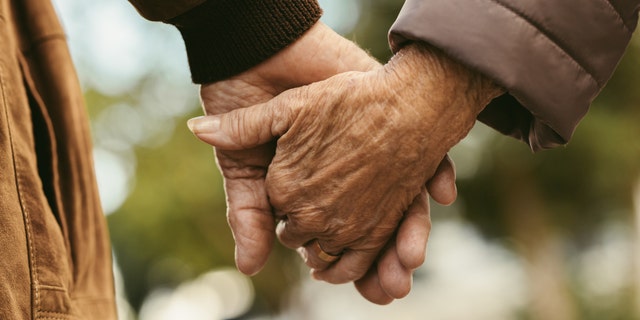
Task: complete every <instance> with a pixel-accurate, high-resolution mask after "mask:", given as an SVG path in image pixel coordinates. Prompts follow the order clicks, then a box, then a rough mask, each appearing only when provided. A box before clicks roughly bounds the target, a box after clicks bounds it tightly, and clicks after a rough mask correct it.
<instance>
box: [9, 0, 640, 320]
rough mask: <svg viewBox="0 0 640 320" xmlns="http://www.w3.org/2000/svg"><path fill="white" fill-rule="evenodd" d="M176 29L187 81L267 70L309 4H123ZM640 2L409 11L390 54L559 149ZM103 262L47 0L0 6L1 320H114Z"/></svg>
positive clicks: (92, 193) (164, 0)
mask: <svg viewBox="0 0 640 320" xmlns="http://www.w3.org/2000/svg"><path fill="white" fill-rule="evenodd" d="M131 2H132V3H133V5H134V6H135V7H136V8H137V9H138V11H139V12H140V13H141V14H142V15H143V16H144V17H146V18H148V19H151V20H159V21H164V22H168V23H172V24H174V25H176V26H177V27H178V29H179V30H180V32H181V34H182V36H183V38H184V40H185V44H186V49H187V53H188V57H189V62H190V66H191V71H192V76H193V79H194V81H195V82H197V83H205V82H211V81H216V80H221V79H224V78H227V77H229V76H232V75H234V74H237V73H240V72H242V71H244V70H246V69H248V68H250V67H251V66H254V65H256V64H258V63H260V62H261V61H264V60H265V59H266V58H268V57H270V56H271V55H273V54H274V53H276V52H278V51H279V50H280V49H282V48H283V47H285V46H286V45H288V44H289V43H291V42H292V41H294V40H295V39H297V38H298V37H299V36H300V35H301V34H302V33H303V32H304V31H306V30H307V29H308V28H309V27H310V26H311V25H312V24H313V23H314V22H315V21H316V20H317V19H318V17H319V16H320V9H319V7H318V5H317V3H316V1H313V0H209V1H205V0H131ZM639 3H640V0H562V1H558V0H535V1H516V0H491V1H488V0H407V1H406V3H405V6H404V8H403V10H402V12H401V14H400V16H399V18H398V20H397V21H396V23H395V24H394V26H393V28H392V30H391V34H390V41H391V45H392V47H393V49H394V50H398V49H399V48H400V47H401V46H402V45H403V44H404V43H406V42H407V41H425V42H429V43H431V44H432V45H434V46H436V47H439V48H440V49H442V50H443V51H444V52H447V53H448V54H450V55H451V56H452V57H454V58H456V59H458V60H460V61H461V62H463V63H465V64H468V65H469V66H471V67H473V68H475V69H476V70H479V71H481V72H483V73H485V74H486V75H488V76H489V77H491V78H493V79H494V80H495V81H496V82H497V83H499V84H501V85H502V86H504V87H505V88H506V89H507V90H508V92H509V93H508V94H507V95H505V96H503V97H502V98H499V99H498V100H496V101H495V102H494V103H492V104H491V105H490V106H489V107H488V108H487V109H486V110H485V111H484V112H483V113H482V114H481V117H480V120H482V121H484V122H486V123H488V124H489V125H491V126H493V127H495V128H496V129H498V130H500V131H501V132H503V133H505V134H509V135H512V136H514V137H516V138H519V139H522V140H524V141H526V142H527V143H529V144H530V145H531V147H532V148H533V149H535V150H537V149H541V148H547V147H552V146H555V145H560V144H564V143H566V142H567V141H568V140H569V138H570V137H571V134H572V133H573V130H574V128H575V127H576V125H577V123H578V121H579V120H580V119H581V118H582V116H583V115H584V113H585V112H586V110H587V109H588V106H589V104H590V103H591V101H592V99H593V98H594V97H595V96H596V95H597V93H598V92H599V91H600V89H601V88H602V87H603V86H604V85H605V83H606V81H607V80H608V79H609V77H610V75H611V73H612V72H613V70H614V68H615V66H616V65H617V63H618V60H619V59H620V57H621V56H622V53H623V52H624V50H625V48H626V46H627V43H628V41H629V39H630V36H631V33H632V32H633V30H634V29H635V27H636V23H637V17H638V9H639V7H640V5H639ZM115 317H116V314H115V302H114V289H113V280H112V270H111V251H110V246H109V239H108V234H107V229H106V224H105V221H104V218H103V216H102V213H101V208H100V202H99V199H98V193H97V188H96V181H95V177H94V173H93V161H92V158H91V139H90V135H89V128H88V121H87V115H86V111H85V108H84V102H83V99H82V93H81V91H80V87H79V85H78V80H77V77H76V75H75V71H74V68H73V65H72V63H71V59H70V56H69V52H68V49H67V46H66V40H65V34H64V31H63V30H62V28H61V27H60V24H59V22H58V20H57V17H56V14H55V12H54V10H53V7H52V6H51V4H50V3H49V2H48V1H47V0H0V319H48V320H54V319H55V320H65V319H98V320H99V319H115Z"/></svg>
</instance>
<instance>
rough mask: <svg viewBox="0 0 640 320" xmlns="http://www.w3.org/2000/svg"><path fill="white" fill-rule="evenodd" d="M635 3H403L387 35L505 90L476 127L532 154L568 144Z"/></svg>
mask: <svg viewBox="0 0 640 320" xmlns="http://www.w3.org/2000/svg"><path fill="white" fill-rule="evenodd" d="M639 8H640V0H561V1H559V0H531V1H520V0H407V1H406V3H405V5H404V7H403V9H402V11H401V13H400V16H399V17H398V19H397V21H396V22H395V23H394V25H393V27H392V28H391V31H390V36H389V40H390V44H391V47H392V48H393V50H398V49H399V48H400V47H401V46H402V45H403V44H405V43H406V42H407V41H425V42H428V43H430V44H431V45H434V46H436V47H439V48H440V49H442V50H444V51H445V52H446V53H448V54H449V55H451V56H452V57H454V58H456V59H458V60H459V61H461V62H462V63H465V64H467V65H468V66H470V67H471V68H474V69H476V70H478V71H479V72H482V73H484V74H485V75H487V76H489V77H490V78H492V79H494V80H495V81H496V82H497V83H498V84H500V85H502V86H503V87H504V88H506V89H507V91H508V94H506V95H504V96H502V97H500V98H498V99H496V100H495V101H494V102H492V103H491V104H490V105H489V106H488V107H487V108H486V109H485V110H484V111H483V112H482V113H481V114H480V116H479V118H478V119H479V120H480V121H483V122H485V123H487V124H488V125H490V126H492V127H494V128H496V129H497V130H498V131H500V132H502V133H504V134H508V135H511V136H513V137H516V138H518V139H521V140H524V141H525V142H527V143H528V144H529V145H530V146H531V148H532V149H533V150H534V151H536V150H540V149H545V148H552V147H555V146H559V145H563V144H566V143H567V142H568V141H569V139H570V138H571V136H572V134H573V132H574V130H575V128H576V126H577V125H578V122H579V121H580V120H581V119H582V117H583V116H584V115H585V113H586V112H587V110H588V108H589V105H590V104H591V102H592V101H593V99H594V98H595V96H596V95H597V94H598V93H599V92H600V90H601V89H602V88H603V87H604V85H605V84H606V82H607V81H608V80H609V78H610V77H611V74H612V73H613V70H614V69H615V68H616V66H617V64H618V62H619V60H620V58H621V57H622V54H623V53H624V51H625V49H626V47H627V44H628V43H629V40H630V38H631V34H632V32H633V31H634V29H635V27H636V24H637V20H638V10H639Z"/></svg>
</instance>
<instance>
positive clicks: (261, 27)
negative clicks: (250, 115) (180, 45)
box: [131, 0, 322, 83]
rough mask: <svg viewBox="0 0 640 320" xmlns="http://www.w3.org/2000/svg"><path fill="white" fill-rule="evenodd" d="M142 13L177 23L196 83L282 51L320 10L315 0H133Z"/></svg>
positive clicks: (218, 77)
mask: <svg viewBox="0 0 640 320" xmlns="http://www.w3.org/2000/svg"><path fill="white" fill-rule="evenodd" d="M131 2H132V3H133V5H134V6H135V7H136V8H137V10H138V11H139V12H140V13H141V14H142V15H143V16H144V17H146V18H148V19H151V20H161V21H164V22H167V23H170V24H173V25H175V26H176V27H177V28H178V30H179V31H180V33H181V35H182V38H183V40H184V43H185V46H186V49H187V57H188V59H189V66H190V68H191V77H192V79H193V81H194V82H195V83H208V82H213V81H218V80H223V79H226V78H229V77H231V76H234V75H236V74H238V73H241V72H243V71H245V70H247V69H249V68H251V67H253V66H255V65H257V64H259V63H260V62H262V61H264V60H266V59H268V58H269V57H271V56H273V55H274V54H276V53H277V52H278V51H280V50H282V49H283V48H285V47H286V46H288V45H289V44H291V43H292V42H294V41H295V40H296V39H298V38H299V37H300V36H302V34H303V33H304V32H305V31H307V30H308V29H309V28H311V27H312V26H313V25H314V24H315V23H316V22H317V21H318V19H319V18H320V16H321V15H322V10H321V9H320V6H319V5H318V3H317V1H316V0H209V1H198V0H174V1H171V0H131Z"/></svg>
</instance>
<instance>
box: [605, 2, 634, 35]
mask: <svg viewBox="0 0 640 320" xmlns="http://www.w3.org/2000/svg"><path fill="white" fill-rule="evenodd" d="M602 1H603V2H604V3H606V4H607V6H608V7H609V9H611V11H613V12H614V13H615V14H616V17H618V22H620V24H622V27H623V28H624V30H625V31H626V32H627V34H629V35H631V34H633V31H631V30H630V29H629V26H627V23H626V22H625V21H624V18H623V17H622V14H620V11H618V9H616V7H615V6H614V5H613V4H612V3H611V0H602Z"/></svg>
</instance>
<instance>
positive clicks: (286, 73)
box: [201, 23, 456, 303]
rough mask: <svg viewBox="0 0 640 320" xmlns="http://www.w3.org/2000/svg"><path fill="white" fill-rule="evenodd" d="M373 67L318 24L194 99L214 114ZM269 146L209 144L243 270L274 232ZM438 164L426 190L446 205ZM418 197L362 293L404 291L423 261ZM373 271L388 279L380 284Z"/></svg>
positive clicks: (263, 254)
mask: <svg viewBox="0 0 640 320" xmlns="http://www.w3.org/2000/svg"><path fill="white" fill-rule="evenodd" d="M300 61H305V63H300ZM378 66H379V64H378V63H377V62H376V61H375V60H373V59H372V58H371V57H370V56H368V55H367V54H366V53H365V52H364V51H362V50H361V49H360V48H358V47H357V46H356V45H355V44H353V43H352V42H350V41H347V40H346V39H344V38H342V37H340V36H339V35H337V34H335V32H333V31H332V30H331V29H329V28H327V27H326V26H325V25H323V24H322V23H318V24H317V25H316V26H314V27H313V28H312V29H311V30H309V31H308V32H307V33H306V34H305V35H304V36H303V37H302V38H301V39H300V40H298V41H297V42H295V43H294V44H293V45H291V46H290V47H288V48H286V49H285V50H283V51H282V52H280V53H279V54H278V55H276V56H275V57H273V58H271V59H269V60H268V61H266V62H264V63H262V64H260V65H258V66H256V67H254V68H252V69H251V70H248V71H247V72H244V73H242V74H240V75H238V76H236V77H233V78H231V79H228V80H225V81H220V82H216V83H212V84H207V85H203V86H202V87H201V98H202V102H203V106H204V108H205V111H206V113H207V114H210V115H212V114H220V113H224V112H227V111H230V110H233V109H237V108H243V107H246V106H250V105H252V104H255V103H259V102H265V101H267V100H269V99H271V98H272V97H273V96H274V95H276V94H278V93H280V92H282V91H284V90H285V89H288V88H292V87H298V86H301V85H304V84H308V83H311V82H314V81H319V80H323V79H326V78H328V77H330V76H332V75H334V74H337V73H340V72H344V71H349V70H362V71H366V70H370V69H373V68H375V67H378ZM274 148H275V145H274V144H271V143H266V144H263V145H259V146H256V147H253V148H250V149H246V150H217V151H216V155H217V158H218V164H219V167H220V169H221V171H222V173H223V176H224V179H225V190H226V194H227V202H228V212H227V214H228V219H229V224H230V226H231V229H232V231H233V234H234V239H235V241H236V264H237V266H238V269H239V270H241V271H242V272H244V273H246V274H254V273H256V272H258V271H259V270H260V269H261V268H262V266H263V265H264V263H265V262H266V260H267V257H268V255H269V252H270V250H271V246H272V243H273V239H274V237H275V232H274V229H275V220H274V217H273V215H272V213H271V212H272V209H271V206H270V204H269V203H268V199H267V195H266V191H265V186H264V177H265V175H266V172H267V166H268V165H269V163H270V162H271V159H272V157H273V152H274ZM442 168H443V170H442V173H441V174H440V175H438V176H439V177H440V178H439V179H438V178H436V179H434V180H433V181H432V182H431V183H430V185H429V191H430V192H433V197H434V199H435V200H436V201H438V202H440V203H444V204H448V203H451V202H453V200H454V199H455V196H456V191H455V185H454V180H455V174H454V171H453V167H452V166H451V163H450V162H448V161H444V162H443V165H442ZM432 190H433V191H432ZM425 199H426V198H424V197H422V198H420V200H416V204H415V205H414V206H412V209H410V210H409V211H408V213H407V218H406V220H405V221H406V222H404V223H403V226H404V227H403V228H402V229H401V230H404V231H401V232H399V234H398V239H400V241H398V244H399V245H397V246H396V245H395V243H394V245H393V246H389V248H387V250H386V251H385V252H386V253H385V256H384V258H381V262H380V263H377V264H376V265H374V266H372V267H371V271H372V272H370V273H369V275H368V276H367V277H366V278H364V279H361V280H360V281H358V283H357V284H356V285H357V287H358V288H359V290H360V292H361V294H362V295H363V296H364V297H365V298H367V299H369V300H372V301H374V302H377V303H387V302H390V301H391V300H393V298H399V297H400V296H403V295H405V294H406V292H408V290H409V289H410V286H411V275H412V272H413V269H415V268H416V267H417V266H419V265H420V264H421V263H422V261H423V260H424V251H425V246H426V240H427V236H428V231H429V229H428V227H429V223H428V222H429V215H428V206H427V205H426V203H424V201H425ZM403 235H404V236H403ZM402 239H405V240H404V241H403V240H402ZM405 242H406V243H405ZM303 255H304V252H303ZM400 258H402V260H400ZM311 259H313V257H311ZM399 270H400V271H403V272H399ZM378 273H380V274H381V275H382V277H381V278H382V279H387V280H389V281H387V283H385V284H382V285H381V284H380V283H379V282H378ZM383 286H386V288H383ZM386 291H388V292H390V293H391V294H387V293H386ZM398 292H400V294H398Z"/></svg>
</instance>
